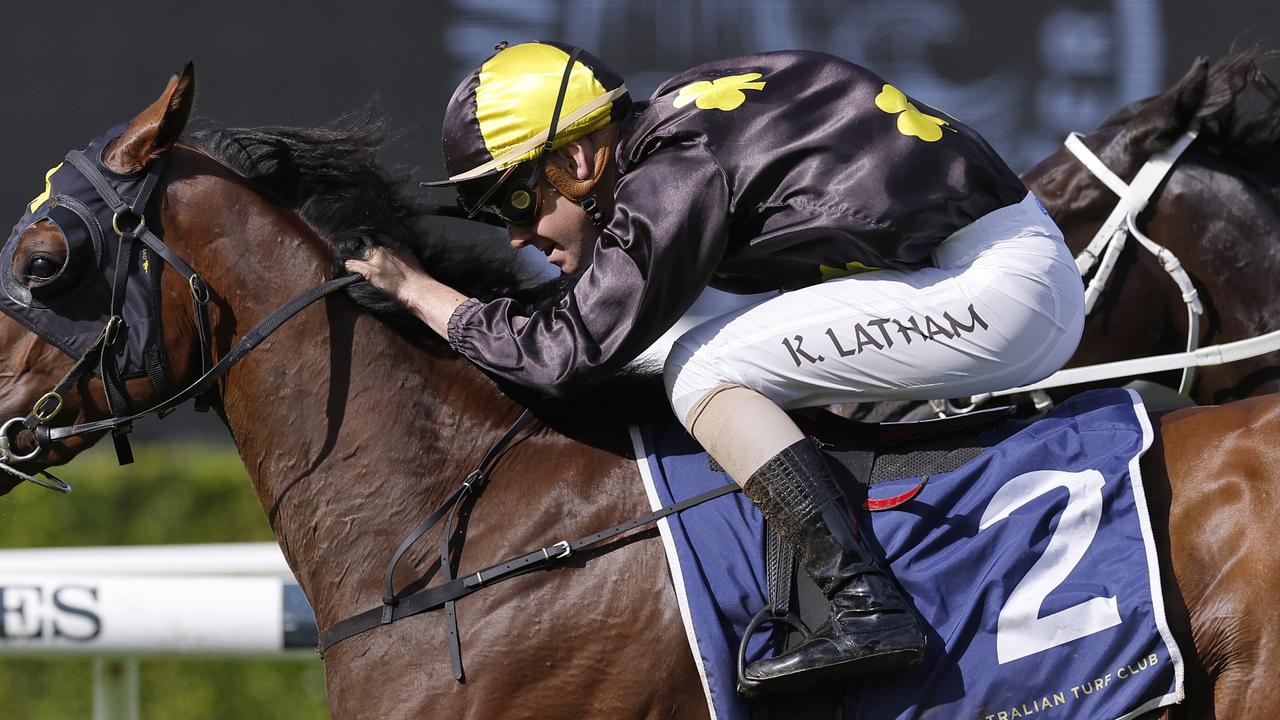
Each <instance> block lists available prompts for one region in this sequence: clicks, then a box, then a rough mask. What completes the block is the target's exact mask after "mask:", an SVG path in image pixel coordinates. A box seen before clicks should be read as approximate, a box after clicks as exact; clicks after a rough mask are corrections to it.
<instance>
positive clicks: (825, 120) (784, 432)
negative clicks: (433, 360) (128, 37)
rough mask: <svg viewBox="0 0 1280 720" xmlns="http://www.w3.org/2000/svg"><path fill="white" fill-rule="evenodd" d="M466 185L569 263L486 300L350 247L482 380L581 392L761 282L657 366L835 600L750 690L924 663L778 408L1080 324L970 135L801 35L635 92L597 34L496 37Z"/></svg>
mask: <svg viewBox="0 0 1280 720" xmlns="http://www.w3.org/2000/svg"><path fill="white" fill-rule="evenodd" d="M443 136H444V161H445V166H446V169H447V170H448V173H449V179H448V180H446V181H442V182H440V183H434V184H437V185H453V186H456V189H457V192H458V198H459V203H460V206H461V207H462V208H463V210H465V211H466V212H467V213H468V214H469V215H471V216H473V217H479V218H484V219H489V220H491V221H494V222H498V223H501V224H505V225H506V226H507V228H508V230H509V234H510V238H511V244H512V245H513V246H515V247H517V248H520V247H523V246H527V245H532V246H534V247H536V248H538V249H539V250H541V251H542V252H543V253H545V254H546V256H547V258H548V260H549V261H550V262H551V263H553V264H555V265H557V266H559V268H560V270H561V271H562V272H564V273H566V274H571V275H575V276H577V278H578V279H577V282H576V284H575V285H574V286H573V288H572V289H571V290H570V291H568V293H567V294H566V295H565V296H564V297H563V298H562V299H561V300H560V301H559V303H558V304H556V305H554V306H550V307H543V308H537V309H535V308H530V307H526V306H523V305H521V304H519V303H517V302H515V301H513V300H511V299H498V300H495V301H493V302H487V303H483V302H480V301H478V300H476V299H474V298H467V297H465V296H463V295H461V294H460V293H458V292H456V291H455V290H453V289H452V288H449V287H447V286H445V285H443V284H442V283H439V282H438V281H436V280H434V279H432V278H431V277H430V276H429V275H428V274H426V273H424V272H423V270H422V269H421V268H419V267H417V266H416V264H415V263H414V262H413V261H412V260H411V259H407V258H402V257H399V256H397V255H394V254H392V253H390V252H388V251H386V250H383V249H380V248H379V249H375V250H373V251H371V253H370V254H369V255H368V256H367V258H366V259H364V260H350V261H348V262H347V267H348V269H350V270H352V271H354V272H359V273H360V274H362V275H364V276H365V277H366V278H368V279H369V280H370V281H371V282H372V283H373V284H374V285H375V286H377V287H379V288H381V289H383V290H385V291H386V292H388V293H389V294H391V295H393V296H394V297H396V298H398V299H399V300H400V301H401V302H403V303H404V305H405V306H406V307H408V308H409V309H410V310H411V311H412V312H414V314H416V315H417V316H418V317H419V318H420V319H422V320H423V322H425V323H426V324H427V325H429V326H430V327H431V328H432V329H433V330H434V331H435V332H437V333H439V334H440V335H441V336H443V337H445V338H447V339H448V341H449V343H450V345H452V347H453V348H454V349H455V350H457V351H458V352H459V353H461V354H462V355H463V356H465V357H466V358H468V359H469V360H471V361H472V362H473V363H475V364H476V365H478V366H479V367H480V368H482V369H483V370H485V371H486V372H487V373H489V374H490V375H492V376H494V377H498V378H502V379H504V380H507V381H511V382H514V383H518V384H520V385H523V386H528V387H530V388H534V389H536V390H538V391H540V392H542V393H543V394H545V395H548V396H565V395H570V394H576V393H581V392H583V391H584V390H586V389H588V388H590V387H591V386H592V384H594V383H597V382H599V381H601V380H603V379H605V378H607V377H608V376H609V375H611V374H612V373H615V372H616V371H618V370H619V369H620V368H622V367H623V366H624V365H625V364H626V363H628V362H629V361H631V360H632V359H634V358H635V357H636V356H638V355H639V354H641V353H642V352H643V351H644V350H645V349H646V348H647V347H648V346H649V345H650V344H652V343H653V342H654V341H655V340H657V339H658V338H659V336H661V335H662V334H663V333H664V332H665V331H666V330H667V329H669V328H670V327H671V326H672V325H674V324H675V323H676V322H677V321H678V320H679V319H680V317H681V315H682V314H683V313H685V311H686V310H688V309H689V307H690V306H691V305H692V304H693V302H694V300H695V299H696V298H697V297H698V296H699V294H700V293H701V292H702V291H703V290H704V289H705V288H706V287H708V286H710V287H715V288H719V289H722V290H728V291H730V292H737V293H762V292H771V293H772V294H771V295H769V296H768V297H767V298H766V299H763V300H760V301H759V302H756V303H754V304H751V305H748V306H746V307H745V308H741V309H738V310H734V311H732V312H729V313H727V314H725V315H723V316H720V317H716V318H714V319H711V320H708V321H706V322H703V323H702V324H700V325H698V326H696V327H694V328H693V329H691V330H689V331H688V332H686V333H684V334H683V335H682V336H681V337H680V338H679V339H678V340H677V341H676V342H675V345H674V346H673V348H672V350H671V352H670V354H669V356H668V358H667V360H666V363H665V367H664V377H665V383H666V389H667V393H668V395H669V397H670V400H671V405H672V407H673V408H674V409H675V412H676V416H677V417H678V418H679V419H680V421H681V422H683V423H684V425H685V427H686V428H687V429H688V430H689V432H690V433H691V434H692V435H693V436H694V437H695V438H696V439H697V440H698V441H699V442H700V443H701V444H702V446H703V447H704V448H706V450H707V452H708V453H709V454H710V455H711V456H712V457H713V458H715V459H716V460H717V461H718V462H719V463H720V464H721V466H723V467H724V468H725V470H726V472H728V474H729V475H730V476H731V477H732V478H733V479H734V480H735V481H737V482H738V483H739V484H741V485H742V488H743V491H744V492H745V493H746V496H747V497H748V498H750V500H751V502H753V503H754V504H755V505H756V507H758V508H759V509H760V510H761V512H762V513H764V515H765V517H766V518H767V519H768V521H769V522H770V523H771V524H772V526H773V527H774V528H775V530H776V532H777V533H778V535H779V537H780V538H782V540H783V541H784V542H786V543H788V544H789V545H790V546H791V548H792V549H793V550H794V552H795V555H796V557H797V558H799V560H800V562H801V565H802V566H803V567H804V569H805V571H806V572H808V574H809V575H810V576H811V577H812V578H813V580H814V581H815V582H816V583H817V585H818V586H819V587H820V588H821V589H822V591H823V592H824V593H825V595H826V596H827V598H828V599H829V600H830V602H831V614H830V617H829V619H828V621H827V622H826V623H825V624H824V625H822V626H821V627H820V628H818V629H817V630H816V631H815V632H814V633H813V635H811V636H810V637H809V638H808V639H807V640H806V641H805V642H804V643H803V644H801V645H800V646H799V647H797V648H795V649H793V650H791V651H789V652H787V653H785V654H783V655H781V656H779V657H774V658H767V659H763V660H759V661H756V662H755V663H753V664H751V665H750V666H748V668H747V669H746V675H747V677H748V678H749V679H751V680H754V681H757V682H759V683H762V689H777V690H801V689H808V688H811V687H813V686H814V685H815V684H816V683H819V682H825V681H828V680H835V679H839V678H843V677H847V676H852V675H859V674H865V673H869V672H879V671H884V670H888V669H892V668H896V667H901V666H904V665H909V664H914V663H916V662H919V661H920V659H921V658H922V657H923V654H924V647H925V636H924V633H923V631H922V629H921V627H920V624H919V621H918V620H917V618H916V616H915V613H914V611H913V610H912V607H911V605H910V604H909V603H908V602H907V600H906V598H904V597H903V593H902V591H901V590H900V588H899V587H898V586H897V584H896V582H895V581H894V580H893V578H892V577H891V575H890V574H889V573H888V572H887V570H886V569H885V567H884V566H883V565H882V564H881V562H880V561H878V560H877V558H876V557H875V555H874V553H873V552H872V551H871V550H870V549H869V547H868V545H867V544H866V543H865V542H864V541H863V539H862V538H861V537H860V535H859V532H858V520H857V517H856V515H855V514H853V513H852V512H851V510H850V507H849V506H848V505H847V504H846V502H845V499H844V498H843V496H842V495H841V492H840V490H839V488H838V486H837V485H836V483H835V481H834V479H833V476H832V473H831V471H830V469H829V468H828V466H827V460H826V459H825V457H824V455H823V453H822V451H821V450H820V448H819V447H818V445H817V444H816V442H815V441H814V440H813V439H812V438H807V437H805V436H804V434H803V433H801V431H800V430H799V429H798V428H797V426H796V425H795V423H794V422H793V421H792V420H791V419H790V417H789V416H788V415H787V413H786V411H787V410H789V409H795V408H805V407H815V406H822V405H828V404H835V403H844V402H865V401H875V400H927V399H930V398H944V397H959V396H966V395H973V394H978V393H983V392H990V391H994V390H1000V389H1003V388H1008V387H1014V386H1018V385H1022V384H1026V383H1030V382H1033V381H1036V380H1039V379H1041V378H1043V377H1045V376H1047V375H1049V374H1050V373H1052V372H1053V371H1055V370H1057V369H1058V368H1060V367H1061V366H1062V365H1063V364H1064V363H1065V362H1066V361H1067V359H1068V358H1069V357H1071V355H1072V353H1073V352H1074V351H1075V348H1076V344H1077V343H1078V342H1079V339H1080V332H1081V329H1082V326H1083V322H1084V305H1083V287H1082V284H1081V281H1080V276H1079V274H1078V273H1077V271H1076V266H1075V262H1074V261H1073V259H1072V256H1071V254H1070V253H1069V252H1068V250H1067V247H1066V245H1065V243H1064V241H1063V238H1062V234H1061V232H1060V231H1059V229H1058V228H1057V226H1056V225H1055V224H1054V223H1053V221H1052V220H1051V219H1050V218H1049V215H1048V213H1047V212H1045V210H1044V208H1043V207H1042V206H1041V205H1040V204H1039V202H1038V201H1037V200H1036V199H1035V197H1034V196H1032V195H1030V194H1029V193H1028V192H1027V189H1026V188H1025V187H1024V186H1023V185H1022V182H1021V181H1020V180H1019V179H1018V176H1017V175H1016V174H1015V173H1014V172H1013V171H1012V170H1010V169H1009V168H1008V167H1007V166H1006V165H1005V163H1004V162H1003V161H1002V160H1001V159H1000V157H999V156H998V155H997V154H996V153H995V151H994V150H992V148H991V146H989V145H988V144H987V143H986V142H985V141H984V140H983V139H982V138H981V137H980V136H979V135H978V134H977V133H976V132H974V131H973V130H972V129H971V128H969V127H967V126H966V125H964V124H963V123H961V122H960V121H959V120H957V119H955V118H954V117H951V116H950V115H948V114H946V113H945V112H942V111H940V110H937V109H935V108H933V107H930V106H928V105H925V104H924V103H922V102H920V101H919V100H916V99H914V98H911V97H909V96H908V95H906V94H905V93H904V92H903V90H901V89H899V88H898V87H896V86H894V85H892V84H890V83H888V82H886V81H885V80H883V79H882V78H880V77H878V76H877V75H875V74H874V73H872V72H871V71H869V70H867V69H866V68H862V67H859V66H857V65H854V64H852V63H849V62H846V61H844V60H841V59H839V58H836V57H832V56H830V55H825V54H821V53H816V52H775V53H766V54H761V55H750V56H746V57H740V58H734V59H731V60H720V61H716V62H711V63H707V64H705V65H700V66H698V67H695V68H692V69H690V70H688V71H686V72H684V73H681V74H680V75H677V76H676V77H674V78H672V79H670V80H668V81H666V82H665V83H663V84H662V85H661V86H660V87H659V88H658V89H657V90H656V91H655V92H654V94H653V96H652V97H651V98H650V99H649V101H648V102H633V101H632V100H631V98H630V97H629V95H628V94H627V90H626V86H625V85H624V84H623V82H622V79H621V78H620V77H618V76H617V75H616V74H615V73H613V72H612V71H610V70H609V69H608V68H607V67H605V66H604V64H602V63H601V62H600V61H599V60H598V59H596V58H595V57H593V56H591V55H590V54H588V53H586V52H583V51H581V50H577V49H574V48H571V47H568V46H564V45H560V44H557V43H524V44H520V45H514V46H510V47H507V46H506V45H505V44H504V45H500V46H499V47H498V49H497V52H496V53H495V54H494V55H492V56H491V57H490V58H489V59H488V60H486V61H485V62H484V63H483V64H482V65H481V66H480V67H479V68H478V69H477V70H476V71H475V72H473V73H472V74H471V75H469V76H468V77H467V78H466V79H465V80H464V81H463V82H462V84H461V85H459V86H458V89H457V90H456V91H455V92H454V94H453V97H452V98H451V99H450V100H449V105H448V108H447V109H446V111H445V118H444V129H443Z"/></svg>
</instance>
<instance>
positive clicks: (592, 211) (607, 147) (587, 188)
mask: <svg viewBox="0 0 1280 720" xmlns="http://www.w3.org/2000/svg"><path fill="white" fill-rule="evenodd" d="M615 137H616V133H615V132H608V133H605V134H604V137H603V138H602V142H601V143H600V147H598V148H596V153H595V157H594V158H592V163H593V168H594V169H593V170H592V173H591V177H589V178H587V179H586V180H579V179H577V178H575V177H573V176H572V175H570V174H569V173H568V172H566V171H565V170H564V168H562V167H560V166H559V165H556V164H555V163H550V162H549V163H547V164H546V165H545V166H543V168H542V174H543V176H544V177H546V179H547V182H549V183H551V186H552V187H554V188H555V189H556V191H557V192H559V193H560V194H561V195H564V196H565V197H567V198H569V199H570V200H572V201H573V202H575V203H577V205H578V207H580V208H582V211H583V212H585V213H586V214H587V215H588V216H589V217H590V218H591V224H592V225H594V226H596V227H598V228H599V227H604V210H602V209H601V208H600V204H599V203H598V202H596V196H595V195H594V194H592V192H591V191H592V190H593V189H595V186H596V183H598V182H600V178H602V177H604V173H605V170H607V169H608V168H609V161H610V160H611V159H612V157H613V141H614V138H615Z"/></svg>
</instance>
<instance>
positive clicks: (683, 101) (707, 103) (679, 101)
mask: <svg viewBox="0 0 1280 720" xmlns="http://www.w3.org/2000/svg"><path fill="white" fill-rule="evenodd" d="M761 77H763V75H761V74H760V73H746V74H743V75H728V76H726V77H722V78H716V79H715V80H699V81H698V82H695V83H689V84H688V85H685V86H684V87H682V88H680V93H679V94H677V95H676V99H675V102H674V103H673V104H674V105H675V106H676V107H678V108H682V107H684V106H685V105H688V104H689V103H693V104H694V105H695V106H696V107H697V108H698V109H699V110H710V109H712V108H715V109H716V110H724V111H726V112H727V111H729V110H732V109H734V108H736V107H738V106H739V105H741V104H742V103H744V102H746V101H747V94H746V93H744V92H742V91H743V90H763V89H764V83H763V82H755V81H756V80H758V79H760V78H761Z"/></svg>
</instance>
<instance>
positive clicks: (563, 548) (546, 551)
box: [542, 540, 573, 560]
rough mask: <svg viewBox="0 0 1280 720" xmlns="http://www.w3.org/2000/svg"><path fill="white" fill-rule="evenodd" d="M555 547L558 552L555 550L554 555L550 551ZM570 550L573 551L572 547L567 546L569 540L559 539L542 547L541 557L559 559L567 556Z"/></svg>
mask: <svg viewBox="0 0 1280 720" xmlns="http://www.w3.org/2000/svg"><path fill="white" fill-rule="evenodd" d="M556 548H559V549H560V550H559V552H557V553H556V554H555V555H552V554H551V551H552V550H555V549H556ZM572 552H573V548H571V547H569V541H568V540H561V541H560V542H558V543H556V544H555V545H551V546H549V547H544V548H542V557H543V559H544V560H559V559H560V558H567V557H569V554H570V553H572Z"/></svg>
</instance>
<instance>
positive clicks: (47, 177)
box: [27, 163, 62, 212]
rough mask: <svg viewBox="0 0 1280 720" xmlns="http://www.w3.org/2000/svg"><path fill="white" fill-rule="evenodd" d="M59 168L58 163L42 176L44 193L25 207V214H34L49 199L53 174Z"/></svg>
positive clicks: (60, 165)
mask: <svg viewBox="0 0 1280 720" xmlns="http://www.w3.org/2000/svg"><path fill="white" fill-rule="evenodd" d="M61 167H62V163H58V164H57V165H54V166H53V167H51V168H49V172H47V173H45V174H44V192H42V193H40V194H39V195H37V196H36V199H35V200H32V201H31V203H30V204H29V205H27V212H35V211H36V208H38V207H40V206H41V205H43V204H44V202H45V201H46V200H48V199H49V195H50V193H52V192H53V174H54V173H56V172H58V170H59V169H60V168H61Z"/></svg>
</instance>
